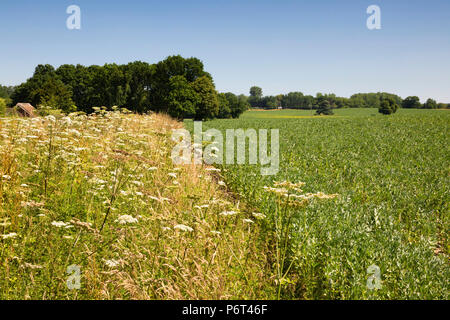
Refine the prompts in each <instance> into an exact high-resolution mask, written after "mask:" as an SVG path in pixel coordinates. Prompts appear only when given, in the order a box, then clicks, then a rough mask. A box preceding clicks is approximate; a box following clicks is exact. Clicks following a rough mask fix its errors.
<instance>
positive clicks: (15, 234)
mask: <svg viewBox="0 0 450 320" xmlns="http://www.w3.org/2000/svg"><path fill="white" fill-rule="evenodd" d="M1 236H2V239H3V240H4V239H9V238H15V237H17V233H15V232H11V233H8V234H2V235H1Z"/></svg>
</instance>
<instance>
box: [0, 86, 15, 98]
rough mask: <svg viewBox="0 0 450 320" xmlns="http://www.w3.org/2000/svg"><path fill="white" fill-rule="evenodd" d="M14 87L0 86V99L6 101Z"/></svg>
mask: <svg viewBox="0 0 450 320" xmlns="http://www.w3.org/2000/svg"><path fill="white" fill-rule="evenodd" d="M15 89H16V87H15V86H2V85H0V98H3V99H6V100H8V99H9V98H10V97H11V95H12V94H13V92H14V90H15Z"/></svg>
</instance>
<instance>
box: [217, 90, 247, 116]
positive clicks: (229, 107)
mask: <svg viewBox="0 0 450 320" xmlns="http://www.w3.org/2000/svg"><path fill="white" fill-rule="evenodd" d="M218 98H219V116H218V118H221V119H227V118H239V116H240V115H241V114H242V113H243V112H244V111H246V110H248V108H249V103H248V98H247V97H246V96H245V95H239V96H236V95H235V94H234V93H231V92H227V93H219V96H218Z"/></svg>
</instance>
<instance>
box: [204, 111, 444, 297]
mask: <svg viewBox="0 0 450 320" xmlns="http://www.w3.org/2000/svg"><path fill="white" fill-rule="evenodd" d="M334 111H335V114H336V115H335V117H329V118H327V117H320V118H319V117H313V116H311V113H310V112H309V111H301V110H300V111H298V110H281V111H267V112H265V111H249V112H247V113H244V114H243V115H242V116H241V117H240V119H239V120H237V121H233V122H230V121H226V120H225V121H224V120H214V121H211V122H208V123H206V124H205V127H204V130H207V129H208V128H216V129H219V130H222V131H223V132H225V130H226V129H230V128H231V127H230V125H232V126H233V127H234V128H253V129H255V130H258V129H259V128H277V129H279V130H280V170H279V172H278V174H277V175H276V176H261V175H260V169H261V166H260V165H256V166H255V165H224V166H223V168H222V169H224V170H222V174H223V176H224V179H225V181H226V183H227V186H228V187H229V188H230V189H231V190H232V191H233V192H235V193H236V194H237V195H238V196H239V198H240V199H241V201H242V203H245V204H246V205H247V206H249V207H251V208H252V210H253V211H254V212H261V213H263V214H264V215H266V217H267V218H265V219H263V220H261V222H260V223H261V225H262V226H263V227H264V228H265V230H266V233H265V234H264V240H265V241H267V242H268V243H274V242H276V237H275V235H276V234H277V233H276V230H277V229H276V227H275V225H274V221H276V219H277V218H278V217H279V215H278V213H279V212H278V213H277V207H278V206H279V204H278V202H277V200H278V199H277V198H276V197H275V196H271V195H268V194H267V192H265V189H264V186H272V185H273V184H274V183H273V182H274V181H290V182H294V183H296V182H298V181H304V182H305V183H306V185H305V187H303V188H302V189H304V190H305V192H317V191H323V192H325V193H327V194H334V193H337V194H338V195H339V196H338V198H337V199H336V200H332V201H325V202H322V201H321V202H316V203H314V204H312V206H310V207H308V208H287V209H286V212H285V211H282V217H286V219H287V218H290V219H291V223H290V224H288V221H285V223H286V224H285V225H286V226H289V228H287V227H286V228H285V230H288V231H286V232H288V234H289V237H287V238H286V237H285V239H288V241H287V243H288V247H289V249H288V250H287V253H286V256H287V262H286V263H285V268H284V269H283V272H288V273H287V277H286V278H287V279H288V280H289V281H287V280H286V281H284V282H283V286H282V290H281V297H282V298H292V299H448V298H449V292H450V285H449V282H448V279H449V276H450V267H449V265H448V254H449V252H448V249H449V248H450V247H449V242H448V236H447V233H448V232H446V230H449V228H450V219H449V218H450V216H449V215H448V212H449V201H448V193H449V183H448V177H449V174H450V171H449V168H450V165H449V159H448V148H445V147H443V146H446V145H447V140H448V138H447V136H446V135H445V134H442V133H443V132H446V131H447V130H448V129H447V128H448V123H449V121H450V113H449V112H447V111H435V110H409V109H400V110H398V112H397V114H396V115H395V117H388V118H386V117H383V116H382V115H377V109H335V110H334ZM424 132H426V134H424ZM264 167H265V166H264ZM272 256H275V250H274V251H273V255H272ZM274 260H275V258H273V259H272V260H271V262H272V263H274V264H275V262H274ZM291 264H292V265H291ZM373 264H375V265H377V266H378V267H379V268H380V269H381V281H382V282H381V289H379V290H370V289H369V288H368V287H367V280H368V277H369V276H370V274H368V272H367V269H368V267H369V266H371V265H373ZM273 272H274V277H275V278H276V270H274V271H273Z"/></svg>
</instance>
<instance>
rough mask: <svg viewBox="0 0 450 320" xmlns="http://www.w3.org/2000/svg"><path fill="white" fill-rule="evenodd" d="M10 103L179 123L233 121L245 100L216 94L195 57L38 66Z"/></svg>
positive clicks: (11, 94) (208, 76)
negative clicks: (165, 117)
mask: <svg viewBox="0 0 450 320" xmlns="http://www.w3.org/2000/svg"><path fill="white" fill-rule="evenodd" d="M10 99H11V100H10V103H11V104H12V105H15V104H16V103H18V102H29V103H31V104H32V105H34V106H37V107H38V108H39V107H46V108H49V107H50V108H53V109H60V110H62V111H63V112H65V113H69V112H74V111H83V112H86V113H91V112H93V110H94V109H93V108H95V107H106V108H112V107H114V106H117V107H120V108H127V109H129V110H130V111H133V112H138V113H146V112H149V111H155V112H165V113H167V114H169V115H171V116H172V117H175V118H178V119H184V118H194V119H196V120H202V119H213V118H236V117H239V115H240V114H241V113H242V112H244V111H245V110H246V109H248V107H249V104H248V102H247V97H246V96H244V95H241V96H236V95H234V94H233V93H219V92H217V91H216V89H215V85H214V82H213V78H212V76H211V75H210V74H209V73H208V72H206V71H205V70H204V66H203V63H202V62H201V61H200V60H199V59H197V58H183V57H181V56H179V55H178V56H170V57H168V58H166V59H165V60H163V61H160V62H158V63H156V64H149V63H146V62H141V61H136V62H131V63H129V64H126V65H117V64H105V65H104V66H97V65H93V66H87V67H86V66H83V65H70V64H65V65H61V66H60V67H59V68H56V69H55V68H54V67H53V66H51V65H38V66H37V67H36V69H35V71H34V74H33V76H32V77H31V78H30V79H28V80H27V81H26V82H24V83H22V84H21V85H19V86H17V87H16V88H15V90H13V92H12V93H10Z"/></svg>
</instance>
